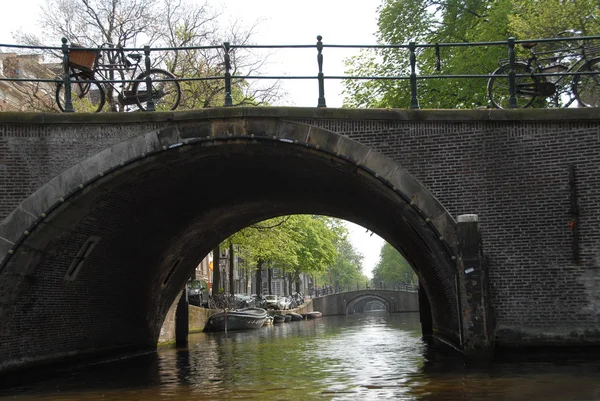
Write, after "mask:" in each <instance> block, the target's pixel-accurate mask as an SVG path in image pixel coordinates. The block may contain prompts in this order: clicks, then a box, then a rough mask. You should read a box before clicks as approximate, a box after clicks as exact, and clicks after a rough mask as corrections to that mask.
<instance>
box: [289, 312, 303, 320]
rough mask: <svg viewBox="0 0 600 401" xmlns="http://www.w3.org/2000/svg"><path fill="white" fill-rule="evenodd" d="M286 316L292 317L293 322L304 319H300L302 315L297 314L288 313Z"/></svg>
mask: <svg viewBox="0 0 600 401" xmlns="http://www.w3.org/2000/svg"><path fill="white" fill-rule="evenodd" d="M288 315H290V316H291V317H292V320H293V321H298V320H303V319H304V318H303V317H302V315H301V314H299V313H294V312H290V313H288Z"/></svg>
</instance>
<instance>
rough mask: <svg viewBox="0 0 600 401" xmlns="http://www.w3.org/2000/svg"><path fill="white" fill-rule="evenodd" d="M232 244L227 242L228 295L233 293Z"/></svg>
mask: <svg viewBox="0 0 600 401" xmlns="http://www.w3.org/2000/svg"><path fill="white" fill-rule="evenodd" d="M233 270H234V265H233V244H229V295H233V294H235V280H234V276H233Z"/></svg>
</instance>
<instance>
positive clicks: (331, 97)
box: [0, 0, 383, 277]
mask: <svg viewBox="0 0 600 401" xmlns="http://www.w3.org/2000/svg"><path fill="white" fill-rule="evenodd" d="M1 1H2V23H1V24H0V43H14V40H13V37H12V34H13V33H14V32H15V31H17V30H19V29H22V30H24V31H27V32H31V31H35V22H36V21H37V20H39V16H40V6H41V5H42V4H45V2H46V0H1ZM208 3H209V4H210V5H211V6H212V7H214V8H215V9H218V10H223V17H222V18H223V23H224V24H226V23H227V22H231V21H242V22H243V23H244V24H245V25H248V26H250V25H252V24H254V23H255V22H257V21H258V22H259V23H258V26H257V29H256V30H255V34H254V35H253V42H254V43H256V44H314V43H316V41H317V39H316V37H317V35H321V36H323V43H329V44H374V43H375V38H374V36H373V34H374V33H375V32H376V30H377V7H378V6H379V4H380V0H302V1H293V0H209V1H208ZM224 40H226V38H224ZM56 45H60V38H56ZM354 54H357V50H343V49H329V48H326V49H324V51H323V58H324V63H323V71H324V73H325V74H326V75H343V73H344V64H343V61H344V59H345V58H347V57H349V56H351V55H354ZM269 60H270V62H269V63H268V65H267V67H266V68H267V69H266V70H265V71H264V73H265V75H316V74H317V72H318V67H317V58H316V51H315V49H306V50H293V51H291V50H278V51H276V52H274V53H273V55H272V56H271V57H270V59H269ZM284 89H285V91H286V92H287V96H286V97H285V99H284V100H283V101H282V102H281V103H282V105H287V106H306V107H315V106H316V105H317V99H318V87H317V83H316V81H304V80H303V81H285V82H284ZM325 99H326V101H327V106H328V107H340V106H341V105H342V101H343V99H342V86H341V83H340V82H339V81H334V80H327V81H326V82H325ZM349 228H350V231H351V234H352V237H351V238H352V242H353V244H354V246H355V247H356V248H357V249H358V250H359V251H360V252H361V253H362V254H363V255H364V256H365V260H364V272H365V274H367V275H368V276H369V277H370V276H371V270H372V268H373V267H374V266H375V264H377V262H378V260H379V251H380V249H381V246H382V244H383V240H381V238H379V237H378V236H377V235H372V236H370V233H366V232H365V231H366V230H365V229H364V228H362V227H359V226H356V225H353V224H352V225H349Z"/></svg>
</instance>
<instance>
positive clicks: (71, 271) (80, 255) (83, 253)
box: [64, 236, 100, 281]
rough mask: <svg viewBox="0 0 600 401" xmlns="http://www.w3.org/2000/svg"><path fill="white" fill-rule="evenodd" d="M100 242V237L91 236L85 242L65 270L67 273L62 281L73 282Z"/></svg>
mask: <svg viewBox="0 0 600 401" xmlns="http://www.w3.org/2000/svg"><path fill="white" fill-rule="evenodd" d="M99 241H100V237H95V236H91V237H89V238H88V240H87V241H85V244H83V246H82V247H81V249H80V250H79V252H77V256H75V259H73V262H71V266H69V268H68V269H67V273H66V274H65V277H64V279H65V280H67V281H73V280H75V278H76V277H77V275H78V274H79V271H80V270H81V268H82V267H83V264H84V263H85V261H86V260H87V258H88V256H89V255H90V253H92V251H93V250H94V247H95V246H96V244H97V243H98V242H99Z"/></svg>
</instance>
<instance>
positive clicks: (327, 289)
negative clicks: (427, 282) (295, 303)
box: [309, 281, 419, 297]
mask: <svg viewBox="0 0 600 401" xmlns="http://www.w3.org/2000/svg"><path fill="white" fill-rule="evenodd" d="M363 290H388V291H405V292H418V291H419V285H418V284H412V283H406V282H399V283H392V284H390V283H384V282H379V283H372V282H368V281H367V282H364V283H355V284H348V285H340V286H330V285H326V286H323V287H317V288H314V289H313V290H312V291H310V292H309V295H310V296H313V297H324V296H327V295H334V294H341V293H345V292H352V291H363Z"/></svg>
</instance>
